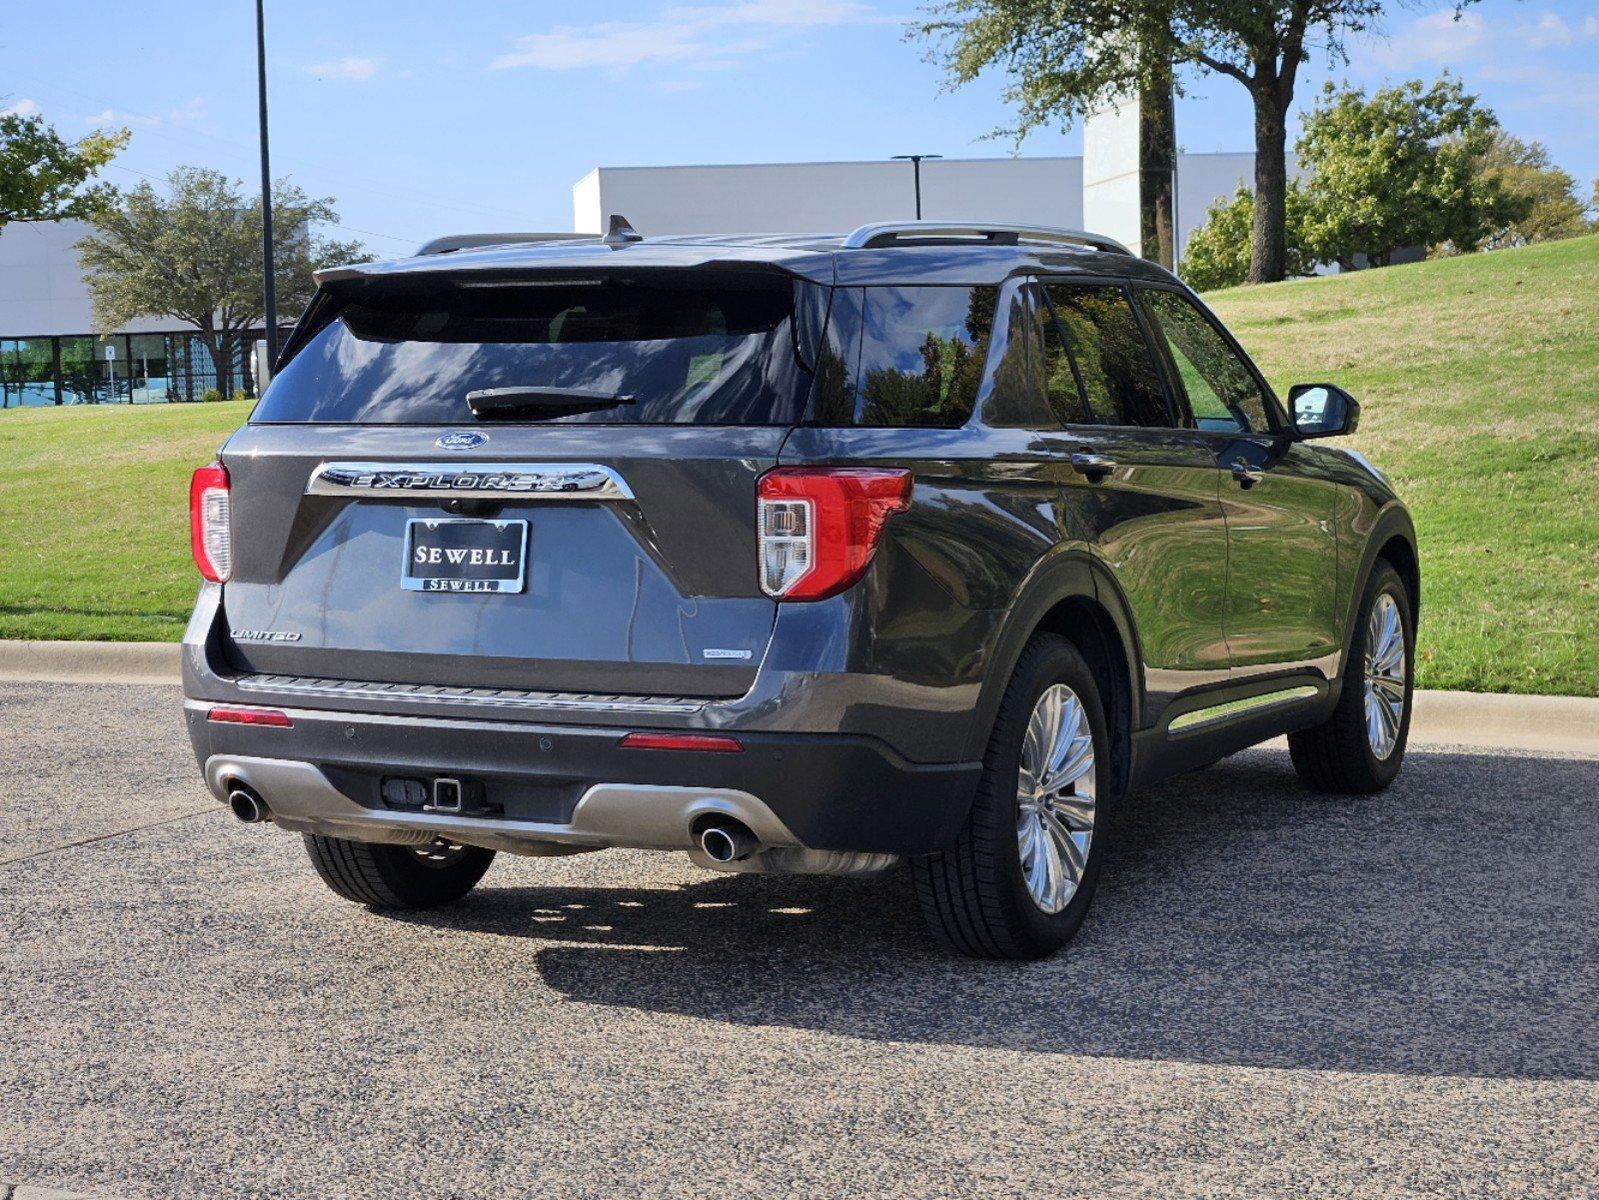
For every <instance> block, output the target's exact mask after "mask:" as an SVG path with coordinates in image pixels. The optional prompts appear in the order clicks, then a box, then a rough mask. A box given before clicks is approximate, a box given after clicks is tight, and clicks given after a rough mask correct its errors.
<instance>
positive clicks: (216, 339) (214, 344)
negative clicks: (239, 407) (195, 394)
mask: <svg viewBox="0 0 1599 1200" xmlns="http://www.w3.org/2000/svg"><path fill="white" fill-rule="evenodd" d="M200 340H201V341H202V342H204V343H205V348H206V350H207V351H208V352H209V353H210V355H211V369H212V370H213V371H214V372H216V377H217V391H219V392H221V393H222V398H223V399H224V400H226V399H227V398H228V393H227V391H226V388H227V380H228V376H229V374H230V372H229V370H228V368H229V366H230V364H229V362H228V358H229V355H228V335H227V334H225V333H213V332H211V331H209V330H207V331H205V332H203V333H201V335H200Z"/></svg>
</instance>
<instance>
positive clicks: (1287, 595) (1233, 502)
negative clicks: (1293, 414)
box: [1222, 438, 1339, 675]
mask: <svg viewBox="0 0 1599 1200" xmlns="http://www.w3.org/2000/svg"><path fill="white" fill-rule="evenodd" d="M1277 445H1280V443H1277ZM1239 459H1243V460H1244V461H1245V462H1246V463H1248V464H1251V465H1253V466H1256V467H1258V468H1259V469H1260V472H1261V477H1260V480H1259V482H1257V483H1253V484H1251V485H1250V486H1248V487H1244V486H1242V485H1241V484H1240V483H1238V482H1236V481H1235V480H1234V479H1233V478H1232V477H1231V475H1230V473H1229V474H1228V475H1227V476H1224V481H1223V483H1222V508H1223V511H1224V512H1225V513H1226V517H1227V542H1228V558H1229V563H1230V565H1229V570H1228V575H1227V580H1228V584H1227V591H1228V596H1227V617H1226V622H1227V641H1228V644H1229V645H1230V646H1231V647H1232V660H1233V667H1234V669H1235V674H1241V675H1248V674H1255V673H1258V671H1259V670H1260V669H1262V668H1269V667H1273V666H1279V665H1283V666H1286V665H1298V664H1303V663H1309V662H1311V661H1313V660H1318V659H1325V658H1326V657H1327V656H1329V655H1332V654H1334V653H1335V652H1336V651H1337V650H1338V648H1339V643H1338V637H1337V626H1338V616H1337V612H1336V604H1335V599H1336V595H1337V582H1338V581H1337V568H1338V560H1337V544H1336V542H1335V540H1334V537H1333V509H1334V505H1335V504H1336V502H1337V486H1336V485H1335V484H1334V483H1333V482H1331V481H1330V480H1327V479H1325V478H1321V477H1320V474H1319V472H1318V471H1317V470H1316V463H1315V459H1314V456H1312V455H1310V454H1307V453H1306V452H1305V451H1304V449H1303V448H1301V447H1298V446H1294V445H1290V446H1289V447H1288V449H1287V452H1286V453H1281V452H1275V451H1274V448H1273V443H1272V442H1270V441H1268V440H1265V439H1243V438H1240V439H1237V440H1235V441H1232V442H1229V443H1228V445H1227V447H1226V449H1225V450H1224V451H1223V453H1222V462H1223V463H1224V464H1225V465H1229V466H1230V464H1231V463H1233V462H1234V461H1237V460H1239Z"/></svg>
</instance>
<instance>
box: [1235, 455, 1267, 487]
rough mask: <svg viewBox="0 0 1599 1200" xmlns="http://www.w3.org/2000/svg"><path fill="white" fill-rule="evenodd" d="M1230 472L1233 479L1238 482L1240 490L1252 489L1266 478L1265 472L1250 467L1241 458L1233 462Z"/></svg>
mask: <svg viewBox="0 0 1599 1200" xmlns="http://www.w3.org/2000/svg"><path fill="white" fill-rule="evenodd" d="M1232 472H1233V478H1234V479H1235V480H1237V481H1238V486H1239V487H1241V488H1252V487H1254V486H1255V485H1256V484H1257V483H1259V482H1260V481H1261V480H1262V479H1264V478H1266V472H1265V471H1263V470H1261V469H1260V468H1259V467H1252V466H1250V465H1249V464H1248V463H1246V462H1245V461H1244V460H1243V459H1241V458H1238V459H1234V460H1233V463H1232Z"/></svg>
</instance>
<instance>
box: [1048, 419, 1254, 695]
mask: <svg viewBox="0 0 1599 1200" xmlns="http://www.w3.org/2000/svg"><path fill="white" fill-rule="evenodd" d="M1071 432H1072V433H1073V434H1076V435H1080V436H1077V437H1076V438H1075V439H1074V448H1075V447H1080V446H1091V447H1092V448H1093V450H1094V452H1095V453H1097V454H1100V455H1102V456H1104V457H1106V458H1110V459H1112V460H1113V461H1114V462H1115V464H1116V465H1115V467H1114V468H1112V469H1111V471H1110V472H1109V474H1107V475H1105V476H1104V477H1103V478H1101V479H1100V480H1098V481H1097V482H1092V483H1086V484H1084V485H1082V486H1081V487H1080V488H1079V489H1078V492H1077V493H1076V498H1077V500H1078V503H1077V504H1076V505H1075V506H1074V507H1075V508H1076V509H1077V511H1079V512H1082V513H1083V514H1085V520H1086V522H1087V523H1088V525H1089V528H1087V529H1085V530H1084V536H1085V540H1086V541H1088V542H1089V543H1090V544H1091V545H1092V546H1093V547H1094V550H1095V552H1096V553H1097V554H1098V555H1099V556H1100V558H1101V559H1102V560H1103V561H1104V563H1105V565H1106V566H1108V567H1109V568H1110V572H1111V574H1112V575H1113V576H1114V577H1115V579H1116V583H1117V585H1118V586H1119V587H1120V589H1121V591H1122V595H1123V598H1124V599H1125V600H1126V603H1127V607H1128V608H1129V609H1130V610H1131V612H1132V617H1133V621H1134V624H1135V626H1136V628H1137V631H1138V639H1139V643H1140V650H1141V651H1142V654H1143V660H1144V662H1143V667H1144V684H1145V688H1146V691H1147V693H1148V695H1147V700H1146V703H1147V712H1146V720H1147V721H1148V722H1150V723H1153V722H1155V721H1157V720H1158V719H1159V714H1160V711H1161V710H1162V709H1164V708H1165V706H1166V704H1167V703H1169V702H1170V701H1171V699H1172V698H1173V697H1175V696H1177V695H1180V694H1181V693H1183V692H1185V691H1187V690H1189V689H1190V688H1195V687H1202V686H1205V685H1208V684H1215V683H1219V682H1222V681H1224V680H1226V679H1227V677H1228V668H1229V664H1230V661H1231V657H1230V651H1229V646H1228V638H1227V631H1226V623H1225V613H1226V604H1227V524H1226V520H1225V517H1224V515H1223V512H1222V506H1221V502H1220V497H1219V496H1218V490H1219V487H1220V483H1221V473H1220V472H1219V471H1218V470H1217V468H1216V455H1215V448H1214V447H1213V446H1211V445H1207V444H1206V443H1205V440H1204V439H1203V438H1201V437H1194V436H1189V435H1186V434H1184V433H1183V431H1181V430H1156V429H1088V428H1082V429H1077V430H1073V431H1071Z"/></svg>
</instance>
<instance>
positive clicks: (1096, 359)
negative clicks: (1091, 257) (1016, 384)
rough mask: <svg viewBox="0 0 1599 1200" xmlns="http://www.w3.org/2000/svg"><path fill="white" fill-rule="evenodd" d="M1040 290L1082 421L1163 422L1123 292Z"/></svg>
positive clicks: (1085, 287) (1151, 370)
mask: <svg viewBox="0 0 1599 1200" xmlns="http://www.w3.org/2000/svg"><path fill="white" fill-rule="evenodd" d="M1044 291H1045V294H1046V295H1047V296H1048V298H1049V308H1050V310H1051V311H1052V312H1053V314H1054V317H1055V322H1056V334H1057V336H1058V337H1059V338H1060V339H1061V341H1062V343H1063V344H1064V347H1065V350H1066V351H1067V352H1068V353H1069V355H1070V360H1069V362H1070V364H1071V365H1074V366H1075V367H1076V376H1077V382H1078V383H1079V385H1080V386H1081V388H1082V396H1083V404H1084V407H1085V409H1086V412H1087V418H1086V419H1087V421H1088V422H1089V423H1090V424H1094V425H1152V426H1169V425H1170V424H1171V413H1170V411H1169V410H1168V409H1167V407H1166V393H1165V389H1164V388H1163V387H1162V386H1161V382H1160V373H1159V372H1158V371H1157V370H1156V368H1155V362H1154V359H1153V358H1151V357H1150V353H1149V345H1148V343H1147V342H1145V341H1144V334H1143V331H1142V330H1141V329H1139V327H1138V318H1137V317H1136V316H1135V315H1134V313H1133V307H1132V304H1131V302H1130V301H1129V300H1128V298H1127V295H1126V293H1125V292H1123V291H1122V289H1121V288H1119V287H1115V286H1112V285H1109V284H1081V283H1050V284H1046V285H1045V288H1044ZM1046 368H1047V363H1046Z"/></svg>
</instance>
